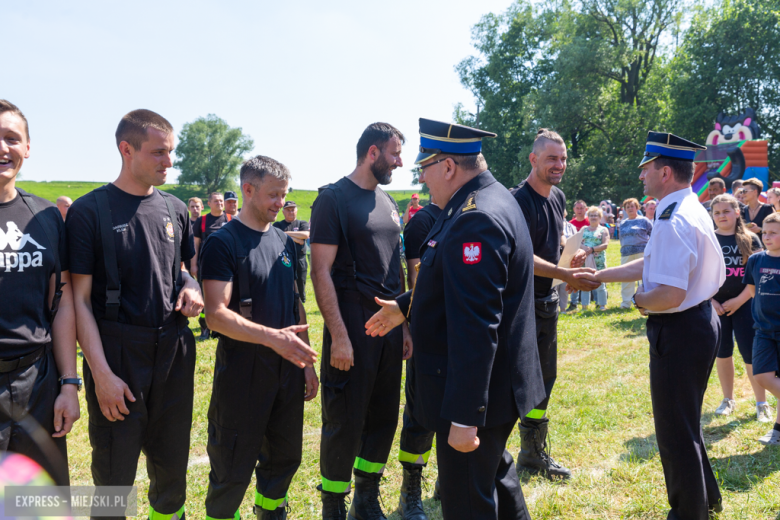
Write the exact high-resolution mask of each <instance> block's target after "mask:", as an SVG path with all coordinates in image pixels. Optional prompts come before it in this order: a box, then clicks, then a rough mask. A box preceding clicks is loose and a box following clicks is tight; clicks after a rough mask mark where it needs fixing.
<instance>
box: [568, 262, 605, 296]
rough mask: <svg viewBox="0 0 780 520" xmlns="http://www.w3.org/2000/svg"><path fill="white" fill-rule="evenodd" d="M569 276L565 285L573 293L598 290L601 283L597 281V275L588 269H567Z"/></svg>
mask: <svg viewBox="0 0 780 520" xmlns="http://www.w3.org/2000/svg"><path fill="white" fill-rule="evenodd" d="M568 274H569V276H568V277H567V280H566V283H567V284H568V287H570V288H571V289H572V290H574V291H593V290H595V289H598V287H599V285H601V281H600V280H599V279H598V273H597V272H596V270H595V269H591V268H590V267H578V268H577V269H569V273H568Z"/></svg>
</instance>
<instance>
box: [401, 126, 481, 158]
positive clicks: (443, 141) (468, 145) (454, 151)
mask: <svg viewBox="0 0 780 520" xmlns="http://www.w3.org/2000/svg"><path fill="white" fill-rule="evenodd" d="M495 136H496V134H494V133H493V132H485V131H484V130H479V129H477V128H470V127H468V126H463V125H456V124H451V123H443V122H441V121H434V120H432V119H424V118H422V117H421V118H420V153H419V154H418V155H417V159H416V160H415V161H414V164H420V163H421V162H423V161H427V160H428V159H430V158H432V157H433V156H434V155H438V154H440V153H446V154H447V155H477V154H478V153H480V152H481V151H482V138H483V137H495Z"/></svg>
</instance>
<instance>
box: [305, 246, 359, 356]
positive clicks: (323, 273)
mask: <svg viewBox="0 0 780 520" xmlns="http://www.w3.org/2000/svg"><path fill="white" fill-rule="evenodd" d="M338 249H339V246H336V245H331V244H312V245H311V283H312V284H313V285H314V296H315V297H316V298H317V305H318V306H319V308H320V312H321V313H322V318H323V319H324V320H325V325H326V326H327V327H328V331H330V335H331V337H332V338H333V344H332V345H331V359H330V364H331V366H333V367H335V368H338V369H339V370H349V369H350V367H352V366H353V365H354V358H353V351H352V342H351V341H350V340H349V335H348V334H347V327H346V326H345V325H344V320H343V319H342V317H341V310H339V301H338V296H337V294H336V286H335V285H333V279H332V278H331V276H330V270H331V269H332V268H333V262H334V261H335V260H336V253H337V252H338Z"/></svg>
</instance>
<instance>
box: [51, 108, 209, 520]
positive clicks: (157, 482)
mask: <svg viewBox="0 0 780 520" xmlns="http://www.w3.org/2000/svg"><path fill="white" fill-rule="evenodd" d="M173 139H174V134H173V128H172V127H171V124H170V123H169V122H168V121H167V120H166V119H165V118H163V117H162V116H160V115H159V114H156V113H154V112H152V111H149V110H134V111H133V112H130V113H128V114H127V115H125V116H124V117H123V118H122V120H121V121H120V122H119V126H118V127H117V131H116V142H117V146H118V148H119V152H120V154H121V156H122V170H121V171H120V173H119V178H117V180H116V181H114V182H113V183H111V184H107V185H106V186H103V187H101V188H98V189H96V190H94V191H92V192H91V193H88V194H87V195H84V196H83V197H80V198H79V199H78V200H76V202H74V203H73V206H71V208H70V210H69V211H68V219H67V222H66V227H67V230H68V238H69V241H70V244H72V246H71V247H70V267H71V273H72V279H73V294H74V303H75V308H76V325H77V328H78V337H79V343H80V345H81V348H82V350H83V351H84V356H85V360H84V384H85V388H86V400H87V409H88V410H89V440H90V444H91V445H92V478H93V480H94V482H95V485H98V486H131V485H132V484H133V482H134V481H135V476H136V468H137V466H138V458H139V456H140V454H141V451H143V452H144V454H145V455H146V466H147V471H148V473H149V480H150V484H149V518H150V519H151V520H156V519H161V520H169V519H173V520H177V519H181V518H184V501H185V498H186V490H187V485H186V477H187V461H188V457H189V447H190V427H191V425H192V398H193V383H194V375H195V338H194V337H193V336H192V332H190V329H189V327H188V320H187V316H190V317H194V316H197V315H198V314H199V313H200V311H201V309H202V308H203V298H202V297H201V294H200V289H199V288H198V284H197V282H196V281H195V280H194V279H193V278H192V277H190V275H189V274H187V272H186V271H184V270H183V264H184V263H186V262H188V261H189V260H190V259H191V258H192V256H193V254H194V245H193V239H192V233H191V230H190V222H191V221H190V218H189V215H188V214H187V207H186V206H185V205H184V203H183V202H181V201H180V200H179V199H177V198H175V197H173V196H172V195H168V194H166V193H165V192H162V191H159V190H157V189H154V186H160V185H162V184H164V183H165V179H166V177H167V169H168V168H170V167H171V165H172V163H171V152H172V151H173Z"/></svg>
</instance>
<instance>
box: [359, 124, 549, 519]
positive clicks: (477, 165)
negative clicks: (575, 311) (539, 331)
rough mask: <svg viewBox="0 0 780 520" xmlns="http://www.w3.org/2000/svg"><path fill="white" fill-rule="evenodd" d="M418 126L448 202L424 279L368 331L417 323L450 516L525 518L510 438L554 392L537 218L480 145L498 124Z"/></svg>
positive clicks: (423, 389) (437, 189)
mask: <svg viewBox="0 0 780 520" xmlns="http://www.w3.org/2000/svg"><path fill="white" fill-rule="evenodd" d="M420 134H421V137H420V141H421V146H420V155H419V156H418V158H417V162H418V163H420V168H421V169H422V170H423V171H422V173H421V175H420V181H421V182H424V183H425V184H427V185H428V188H429V189H430V191H431V193H432V194H433V196H434V197H435V198H436V200H437V201H439V202H441V203H442V204H444V207H443V209H442V214H441V216H440V217H439V219H438V220H437V221H436V225H435V226H434V227H433V229H432V230H431V232H430V233H429V235H428V238H427V242H426V244H425V245H424V246H423V250H422V251H421V253H422V256H421V260H420V270H419V274H418V277H417V284H416V285H415V287H414V291H410V292H407V293H405V294H403V295H402V296H401V297H399V298H398V299H397V300H396V302H387V301H380V302H379V303H380V305H382V307H383V308H382V310H381V311H380V312H378V313H376V314H375V315H374V316H373V317H372V318H371V319H370V320H369V321H368V322H367V323H366V329H367V330H366V332H367V334H371V335H376V334H379V335H380V336H381V335H383V334H387V333H388V331H389V330H390V329H392V328H393V327H395V326H397V325H400V324H402V323H403V322H404V320H405V318H408V320H409V322H410V323H411V327H412V338H413V340H414V344H415V346H416V351H415V353H414V356H415V358H414V363H415V396H416V400H415V406H414V416H415V419H417V420H418V421H419V422H420V423H421V424H422V425H423V426H424V427H426V428H428V429H430V430H433V431H435V432H436V436H437V443H436V453H437V459H438V463H439V480H440V481H441V500H442V512H443V516H444V518H445V519H453V520H454V519H462V518H479V519H491V518H502V519H503V518H507V519H509V518H512V519H521V518H522V519H526V518H529V516H528V510H527V508H526V506H525V501H524V499H523V494H522V490H521V489H520V483H519V481H518V477H517V473H516V470H515V466H514V461H513V460H512V456H511V455H510V454H509V452H508V451H507V450H506V441H507V439H508V438H509V435H510V434H511V433H512V429H513V428H514V424H515V422H516V421H517V419H518V418H519V417H522V416H524V415H526V414H527V413H528V412H530V411H531V409H533V408H534V407H535V406H536V405H537V404H538V403H540V402H541V401H542V400H543V399H544V397H545V393H544V384H543V382H542V372H541V368H540V366H539V352H538V350H537V348H536V342H535V338H536V328H535V323H534V292H533V254H532V250H531V241H530V238H529V236H528V228H527V226H526V223H525V219H524V217H523V213H522V211H521V210H520V208H519V207H518V205H517V202H516V201H515V200H514V198H512V195H511V194H510V193H509V191H507V189H506V188H504V187H503V186H502V185H501V184H500V183H498V182H497V181H496V179H495V178H494V177H493V175H492V174H491V173H490V171H488V170H487V164H486V163H485V160H484V158H483V157H482V155H481V153H480V151H481V144H482V143H481V138H483V137H486V136H489V137H493V136H495V134H491V133H489V132H485V131H482V130H477V129H473V128H468V127H463V126H460V125H450V124H447V123H441V122H437V121H430V120H427V119H421V120H420ZM496 499H497V500H496Z"/></svg>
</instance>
